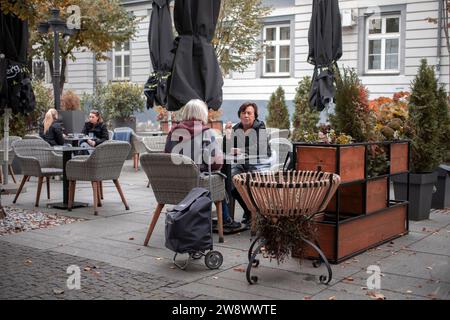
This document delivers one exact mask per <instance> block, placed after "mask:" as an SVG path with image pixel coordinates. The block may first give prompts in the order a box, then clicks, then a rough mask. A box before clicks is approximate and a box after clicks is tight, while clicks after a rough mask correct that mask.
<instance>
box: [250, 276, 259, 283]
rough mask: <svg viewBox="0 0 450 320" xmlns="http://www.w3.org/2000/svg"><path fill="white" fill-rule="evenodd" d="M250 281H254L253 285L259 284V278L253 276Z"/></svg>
mask: <svg viewBox="0 0 450 320" xmlns="http://www.w3.org/2000/svg"><path fill="white" fill-rule="evenodd" d="M250 279H252V281H253V283H257V282H258V276H251V277H250Z"/></svg>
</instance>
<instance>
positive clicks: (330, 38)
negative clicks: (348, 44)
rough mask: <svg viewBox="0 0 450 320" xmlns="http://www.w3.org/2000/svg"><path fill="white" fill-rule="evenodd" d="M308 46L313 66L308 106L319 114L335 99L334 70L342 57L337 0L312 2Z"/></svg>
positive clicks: (314, 0) (315, 0) (309, 59)
mask: <svg viewBox="0 0 450 320" xmlns="http://www.w3.org/2000/svg"><path fill="white" fill-rule="evenodd" d="M308 43H309V53H308V62H309V63H311V64H313V65H314V66H315V67H314V75H313V79H312V86H311V92H310V96H309V103H310V105H311V106H312V107H314V108H316V109H317V110H318V111H322V110H323V109H325V107H326V105H327V104H328V103H329V102H331V101H332V100H333V98H334V93H335V89H334V85H333V80H334V72H333V68H334V67H335V68H336V69H337V64H336V61H337V60H339V59H340V58H341V56H342V28H341V16H340V12H339V3H338V0H313V5H312V16H311V22H310V25H309V33H308Z"/></svg>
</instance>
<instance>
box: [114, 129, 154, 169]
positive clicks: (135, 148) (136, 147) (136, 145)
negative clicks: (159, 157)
mask: <svg viewBox="0 0 450 320" xmlns="http://www.w3.org/2000/svg"><path fill="white" fill-rule="evenodd" d="M130 130H131V137H130V144H131V155H132V157H133V168H134V171H137V170H138V167H139V156H140V155H141V154H143V153H146V152H147V148H146V147H145V144H144V142H143V141H142V140H143V137H141V136H138V135H137V134H136V132H134V130H133V129H131V128H128V127H119V128H115V129H114V132H119V131H130Z"/></svg>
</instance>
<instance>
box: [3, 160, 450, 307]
mask: <svg viewBox="0 0 450 320" xmlns="http://www.w3.org/2000/svg"><path fill="white" fill-rule="evenodd" d="M120 181H121V185H122V188H123V190H124V194H125V197H126V198H127V201H128V204H129V205H130V210H129V211H126V210H125V209H124V207H123V205H122V203H121V201H120V197H119V195H118V194H117V192H116V190H115V187H114V185H113V183H112V182H105V183H104V201H103V207H101V208H99V215H98V216H94V215H93V209H92V207H88V208H79V209H74V210H73V211H72V212H67V211H61V210H56V209H47V208H45V205H46V203H50V202H56V201H58V200H60V199H58V197H59V198H61V197H62V183H61V182H58V181H57V182H53V181H52V185H51V187H52V200H46V199H45V192H44V191H43V193H42V199H41V204H40V208H39V209H40V210H41V211H43V212H47V213H52V214H55V213H56V214H59V215H66V216H71V217H77V218H83V219H85V220H84V221H78V222H74V223H71V224H66V225H61V226H56V227H52V228H48V229H39V230H32V231H26V232H22V233H18V234H12V235H5V236H0V270H2V272H0V299H40V298H43V299H240V300H241V299H242V300H246V299H298V300H301V299H325V300H327V299H336V300H341V299H352V300H353V299H355V300H356V299H375V298H383V297H384V298H386V299H388V300H395V299H450V264H449V263H450V211H449V210H447V211H446V210H440V211H433V212H432V214H431V217H430V220H426V221H421V222H411V223H410V233H409V234H408V235H406V236H404V237H401V238H398V239H396V240H394V241H392V242H390V243H387V244H384V245H382V246H380V247H378V248H374V249H372V250H369V251H367V252H365V253H363V254H361V255H359V256H357V257H355V258H353V259H350V260H348V261H346V262H343V263H341V264H339V265H332V269H333V280H332V281H331V283H330V284H329V285H328V286H327V285H323V284H320V283H319V282H318V281H319V280H318V276H319V275H321V274H325V273H326V270H325V268H324V267H323V266H322V267H320V268H318V269H315V268H314V267H313V266H312V263H311V261H303V262H302V263H301V264H299V263H298V261H297V260H296V259H292V258H291V259H288V260H287V261H286V262H285V263H283V264H280V265H278V264H277V263H276V261H272V262H270V261H268V259H261V264H260V266H259V267H258V268H257V269H253V270H254V272H253V273H254V274H255V275H257V276H258V277H259V281H258V283H257V284H255V285H249V284H248V283H247V280H246V278H245V272H244V271H245V269H246V267H247V263H246V260H247V250H248V247H249V245H250V233H249V231H246V232H243V233H242V234H235V235H227V236H225V243H222V244H219V243H218V242H217V235H215V242H214V245H215V249H216V250H218V251H220V252H221V253H222V254H223V256H224V263H223V265H222V267H221V268H220V269H218V270H209V269H207V268H206V266H205V265H204V263H203V260H202V259H201V260H199V261H195V262H193V263H192V264H191V265H190V266H189V267H188V269H187V270H186V271H181V270H178V269H177V268H175V267H174V266H173V263H172V257H173V253H172V252H171V251H169V250H168V249H166V248H165V246H164V215H161V217H160V221H159V222H158V224H157V225H156V228H155V231H154V233H153V236H152V238H151V239H150V243H149V246H148V247H144V246H143V245H142V243H143V242H144V237H145V234H146V231H147V228H148V224H149V222H150V219H151V215H152V211H153V209H154V208H155V204H156V203H155V199H154V197H153V194H152V192H151V189H148V188H146V185H147V179H146V177H145V174H144V173H143V172H142V170H139V172H137V173H134V172H133V169H132V165H131V162H130V161H127V163H126V164H125V166H124V170H123V172H122V175H121V179H120ZM27 186H28V187H27V190H28V192H26V193H24V194H22V195H21V196H20V198H19V200H18V203H17V205H14V207H17V208H33V206H34V198H35V195H36V180H33V179H32V181H31V182H30V183H29V184H27ZM12 199H13V196H2V203H3V205H4V206H10V205H11V202H12ZM76 200H77V201H85V202H89V203H92V201H93V200H92V189H91V185H90V184H88V183H77V191H76ZM240 216H241V212H239V211H238V214H237V220H239V218H240ZM70 265H77V266H79V267H80V269H81V289H80V290H69V289H68V288H67V287H66V280H67V278H68V277H69V275H68V274H67V273H66V270H67V267H69V266H70ZM370 265H377V266H379V267H380V269H381V290H378V291H376V292H372V291H369V290H367V284H366V281H367V278H368V277H369V274H368V273H366V270H367V267H368V266H370ZM94 267H95V268H94Z"/></svg>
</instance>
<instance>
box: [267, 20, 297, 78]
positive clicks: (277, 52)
mask: <svg viewBox="0 0 450 320" xmlns="http://www.w3.org/2000/svg"><path fill="white" fill-rule="evenodd" d="M283 27H287V28H289V39H288V40H280V30H281V28H283ZM273 28H275V40H270V41H267V40H266V34H267V33H266V32H267V29H273ZM263 44H264V46H265V47H264V54H263V59H262V60H263V61H262V62H263V69H262V76H263V77H268V78H269V77H270V78H275V77H289V76H290V75H291V67H292V27H291V24H290V23H289V22H288V23H278V24H267V25H265V26H264V27H263ZM266 46H274V47H275V72H267V71H266V61H267V59H266V51H265V50H266ZM281 46H289V71H288V72H280V71H279V70H280V61H281V58H280V47H281ZM284 60H287V59H284Z"/></svg>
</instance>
